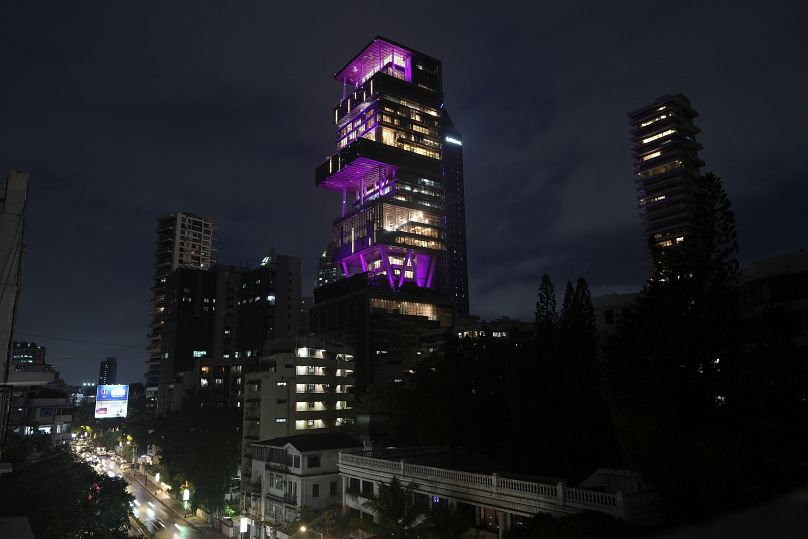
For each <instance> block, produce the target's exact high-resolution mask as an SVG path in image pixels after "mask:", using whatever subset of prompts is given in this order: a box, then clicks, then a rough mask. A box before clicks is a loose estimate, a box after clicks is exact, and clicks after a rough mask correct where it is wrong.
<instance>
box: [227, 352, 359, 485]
mask: <svg viewBox="0 0 808 539" xmlns="http://www.w3.org/2000/svg"><path fill="white" fill-rule="evenodd" d="M276 346H277V349H275V350H271V351H270V353H268V354H267V355H266V356H264V357H262V358H261V364H260V367H259V370H258V371H256V372H248V373H246V374H245V384H246V385H245V398H244V416H243V417H244V423H243V428H242V431H241V432H242V438H243V440H242V444H241V447H242V448H243V452H242V453H243V454H242V495H243V496H245V497H246V496H248V495H249V491H250V485H249V484H248V483H245V482H244V481H245V478H247V477H249V476H250V469H251V467H252V464H251V459H252V455H251V449H250V447H251V444H253V443H255V442H258V441H260V440H268V439H271V438H279V437H283V436H292V435H295V434H300V433H307V432H335V431H337V430H339V429H340V427H342V426H343V425H344V424H346V422H347V419H348V418H349V417H350V409H351V408H352V405H353V399H354V394H353V386H354V376H353V373H354V361H353V356H352V355H351V354H350V352H349V351H348V350H347V349H346V348H345V347H343V346H341V345H339V344H335V343H327V344H326V343H319V342H318V343H315V342H312V343H311V344H310V346H301V347H298V346H297V343H296V340H289V341H288V342H287V343H277V345H276ZM245 499H246V498H245Z"/></svg>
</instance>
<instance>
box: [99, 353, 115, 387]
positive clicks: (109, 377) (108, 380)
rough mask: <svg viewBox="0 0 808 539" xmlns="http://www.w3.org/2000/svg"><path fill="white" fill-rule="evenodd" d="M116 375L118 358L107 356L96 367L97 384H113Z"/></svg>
mask: <svg viewBox="0 0 808 539" xmlns="http://www.w3.org/2000/svg"><path fill="white" fill-rule="evenodd" d="M117 376H118V360H117V359H115V358H114V357H108V358H107V359H105V360H104V361H102V362H101V366H100V367H99V368H98V385H99V386H105V385H115V384H116V379H117Z"/></svg>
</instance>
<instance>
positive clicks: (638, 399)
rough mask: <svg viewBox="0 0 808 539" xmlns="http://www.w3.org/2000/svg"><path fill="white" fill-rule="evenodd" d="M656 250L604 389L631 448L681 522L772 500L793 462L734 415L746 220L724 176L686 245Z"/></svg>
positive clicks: (712, 179)
mask: <svg viewBox="0 0 808 539" xmlns="http://www.w3.org/2000/svg"><path fill="white" fill-rule="evenodd" d="M651 247H652V254H653V258H654V263H655V273H654V275H653V276H652V277H651V279H649V281H648V283H647V285H646V286H645V287H644V289H643V291H642V293H641V295H640V299H639V301H638V304H637V307H636V308H635V309H634V310H633V312H632V313H631V314H630V316H628V317H627V319H626V321H625V324H624V326H623V327H622V328H621V335H620V337H619V338H618V339H617V340H616V341H615V343H614V344H615V345H614V347H613V348H612V349H611V350H610V352H609V365H608V371H607V373H606V377H605V385H604V387H605V394H606V398H607V403H608V405H609V409H610V411H611V414H612V418H613V422H614V426H615V430H616V433H617V435H618V438H619V440H620V445H621V448H622V450H623V454H624V455H625V456H626V458H627V459H628V461H629V462H630V463H631V464H632V466H633V467H634V468H636V469H639V470H640V471H641V472H642V473H643V475H644V476H645V477H646V479H648V480H650V481H651V482H652V483H654V484H655V485H656V486H657V487H658V488H659V490H660V492H661V494H662V496H663V499H664V500H665V502H666V503H665V507H666V510H667V517H668V520H669V521H671V522H682V521H687V520H692V519H698V518H704V517H708V516H711V515H714V514H716V513H717V512H720V511H723V510H726V509H727V508H730V507H736V506H738V505H740V504H745V503H752V502H754V501H755V500H760V499H762V498H763V497H765V496H766V495H768V494H767V493H770V492H771V486H772V485H773V484H774V483H776V482H777V481H778V479H776V478H777V477H779V476H782V474H783V469H780V470H778V469H777V466H772V463H773V461H771V460H769V459H768V458H763V456H762V453H763V452H764V451H765V446H764V445H762V442H763V441H764V440H765V437H764V436H761V435H760V434H759V433H757V432H756V431H755V428H754V425H752V424H751V423H749V422H748V418H747V417H744V416H743V415H739V414H734V415H733V414H732V413H730V411H731V410H732V409H733V408H734V407H735V404H734V403H733V402H732V398H733V395H741V394H744V392H743V390H742V389H741V388H742V387H743V385H744V384H743V383H740V384H739V383H737V382H738V381H740V380H741V379H742V378H743V376H742V375H741V372H742V371H743V367H742V361H741V360H742V358H743V357H744V356H743V353H742V350H741V349H740V343H741V341H742V339H741V336H740V324H739V316H738V301H737V288H736V286H737V277H738V262H737V260H736V255H737V253H738V244H737V239H736V231H735V217H734V215H733V213H732V208H731V205H730V202H729V200H728V198H727V195H726V193H725V192H724V190H723V188H722V187H721V180H720V179H719V178H718V176H716V175H715V174H712V173H709V174H706V175H704V176H703V177H701V178H700V179H699V181H698V193H697V200H696V206H695V209H694V211H693V222H692V228H691V229H690V230H689V231H688V235H687V236H686V237H685V240H684V242H683V243H681V244H680V245H677V246H673V247H672V248H660V247H658V246H655V245H651ZM733 380H734V381H733ZM730 382H732V383H730ZM728 385H729V386H733V385H734V387H735V388H736V392H735V393H727V389H728ZM746 395H747V396H748V393H746ZM727 399H729V400H727ZM738 470H746V473H743V474H739V473H738ZM683 478H687V479H686V481H683Z"/></svg>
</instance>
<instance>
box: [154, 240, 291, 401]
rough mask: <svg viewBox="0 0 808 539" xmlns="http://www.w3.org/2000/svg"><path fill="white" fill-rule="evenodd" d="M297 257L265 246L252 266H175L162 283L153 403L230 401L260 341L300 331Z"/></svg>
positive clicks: (254, 364) (237, 397)
mask: <svg viewBox="0 0 808 539" xmlns="http://www.w3.org/2000/svg"><path fill="white" fill-rule="evenodd" d="M301 271H302V264H301V260H300V258H299V257H296V256H286V255H276V254H275V253H274V252H270V253H269V255H267V256H265V257H264V258H263V260H262V261H261V263H260V264H259V265H258V266H257V267H256V268H254V269H248V268H242V267H235V266H223V265H218V264H217V265H215V266H213V267H212V268H211V269H210V270H208V271H199V270H196V269H192V268H178V269H177V270H175V271H174V272H173V273H172V274H171V275H170V276H169V277H168V280H167V282H166V287H165V290H166V293H165V297H166V305H165V317H164V325H163V329H162V338H161V362H160V365H161V376H160V397H159V399H158V401H159V405H158V409H159V411H160V412H161V413H164V412H168V411H171V410H176V409H179V408H181V407H182V406H184V405H185V404H187V403H189V402H193V404H194V405H197V406H200V407H206V406H209V407H214V408H216V407H236V406H238V405H239V404H240V402H241V400H242V397H243V395H242V392H243V386H244V373H246V372H249V371H252V370H255V369H257V368H258V359H259V357H260V356H261V355H262V354H263V353H264V348H265V346H266V345H267V343H269V342H271V341H273V340H277V339H295V338H296V337H297V336H298V335H299V334H300V331H301V320H302V316H301V298H300V291H301Z"/></svg>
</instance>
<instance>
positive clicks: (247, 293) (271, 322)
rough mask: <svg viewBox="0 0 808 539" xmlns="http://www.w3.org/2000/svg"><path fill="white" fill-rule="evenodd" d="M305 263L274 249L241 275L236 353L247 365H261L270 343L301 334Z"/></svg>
mask: <svg viewBox="0 0 808 539" xmlns="http://www.w3.org/2000/svg"><path fill="white" fill-rule="evenodd" d="M302 266H303V265H302V262H301V260H300V258H299V257H297V256H287V255H276V254H275V252H274V251H271V252H270V253H269V254H268V255H267V256H265V257H264V258H263V260H261V263H260V265H259V266H258V267H257V268H255V269H252V270H249V271H247V272H245V273H244V274H243V275H242V280H241V288H240V289H239V295H238V298H239V300H238V321H239V327H238V338H237V345H238V348H237V354H238V359H240V360H241V361H240V363H241V364H242V365H244V366H245V368H251V367H254V366H257V365H258V357H259V356H260V355H261V354H263V352H264V347H265V346H266V344H267V343H268V342H270V341H272V340H273V339H293V338H296V337H297V336H298V335H300V333H301V329H300V322H301V313H300V309H301V287H302V280H301V279H302V277H301V275H302V271H303V270H302Z"/></svg>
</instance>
